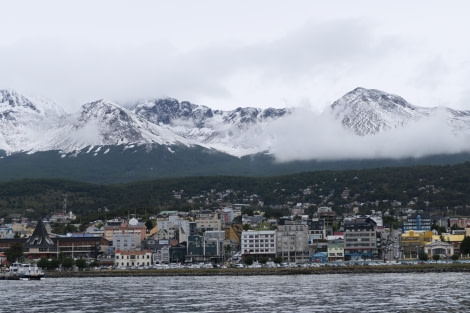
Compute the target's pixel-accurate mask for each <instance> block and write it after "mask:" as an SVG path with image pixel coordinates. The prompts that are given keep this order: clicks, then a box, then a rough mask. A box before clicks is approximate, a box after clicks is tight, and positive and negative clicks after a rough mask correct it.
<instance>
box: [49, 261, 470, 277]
mask: <svg viewBox="0 0 470 313" xmlns="http://www.w3.org/2000/svg"><path fill="white" fill-rule="evenodd" d="M440 272H470V264H453V263H449V264H419V265H383V266H380V265H376V266H341V267H337V266H322V267H308V268H302V267H299V268H297V267H294V268H214V269H149V270H114V269H113V270H90V271H88V270H87V271H48V272H47V273H46V276H47V277H48V278H54V277H128V276H129V277H130V276H135V277H138V276H257V275H261V276H262V275H321V274H361V273H364V274H373V273H376V274H381V273H382V274H385V273H440Z"/></svg>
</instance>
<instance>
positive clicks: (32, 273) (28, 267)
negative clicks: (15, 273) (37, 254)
mask: <svg viewBox="0 0 470 313" xmlns="http://www.w3.org/2000/svg"><path fill="white" fill-rule="evenodd" d="M44 278H46V275H45V274H44V272H43V271H42V270H41V269H40V268H39V267H38V266H37V265H36V264H23V267H22V270H21V274H20V279H21V280H41V279H44Z"/></svg>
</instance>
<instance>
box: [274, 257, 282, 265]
mask: <svg viewBox="0 0 470 313" xmlns="http://www.w3.org/2000/svg"><path fill="white" fill-rule="evenodd" d="M274 263H276V264H281V263H282V257H280V256H277V257H275V258H274Z"/></svg>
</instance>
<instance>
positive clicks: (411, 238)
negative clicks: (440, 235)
mask: <svg viewBox="0 0 470 313" xmlns="http://www.w3.org/2000/svg"><path fill="white" fill-rule="evenodd" d="M432 236H433V235H432V232H431V231H429V230H428V231H414V230H410V231H408V232H405V233H403V234H401V248H402V252H403V258H410V259H413V258H415V259H416V258H418V255H419V252H420V251H421V249H422V248H423V247H424V245H425V244H426V243H429V242H431V241H432Z"/></svg>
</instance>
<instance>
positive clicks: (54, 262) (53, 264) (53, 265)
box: [48, 259, 60, 270]
mask: <svg viewBox="0 0 470 313" xmlns="http://www.w3.org/2000/svg"><path fill="white" fill-rule="evenodd" d="M59 266H60V261H59V259H52V260H50V262H49V267H48V269H50V270H55V269H57V268H59Z"/></svg>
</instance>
